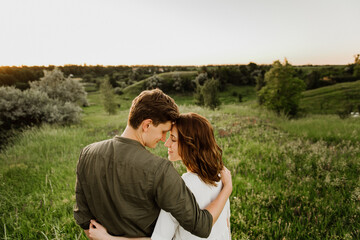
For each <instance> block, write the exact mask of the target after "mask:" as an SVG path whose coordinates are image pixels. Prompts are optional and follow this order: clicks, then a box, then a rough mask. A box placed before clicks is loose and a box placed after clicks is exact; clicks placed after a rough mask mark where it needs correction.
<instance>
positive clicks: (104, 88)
mask: <svg viewBox="0 0 360 240" xmlns="http://www.w3.org/2000/svg"><path fill="white" fill-rule="evenodd" d="M100 92H101V97H102V102H103V105H104V108H105V111H106V112H107V113H109V114H110V115H111V114H115V113H116V106H117V105H116V102H115V94H114V89H113V88H112V86H111V84H110V81H109V79H108V78H106V79H105V81H104V82H103V83H102V84H101V86H100Z"/></svg>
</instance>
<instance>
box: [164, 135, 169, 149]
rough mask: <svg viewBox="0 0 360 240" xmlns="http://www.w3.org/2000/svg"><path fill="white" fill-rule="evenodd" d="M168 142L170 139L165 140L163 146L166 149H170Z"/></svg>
mask: <svg viewBox="0 0 360 240" xmlns="http://www.w3.org/2000/svg"><path fill="white" fill-rule="evenodd" d="M169 140H170V137H169V138H168V139H167V140H166V142H165V144H164V146H165V147H167V148H169V147H170V141H169Z"/></svg>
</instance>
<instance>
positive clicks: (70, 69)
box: [0, 63, 359, 90]
mask: <svg viewBox="0 0 360 240" xmlns="http://www.w3.org/2000/svg"><path fill="white" fill-rule="evenodd" d="M354 66H355V64H348V65H335V66H330V65H325V66H311V65H306V66H296V67H295V69H296V75H297V76H296V77H298V78H300V79H302V80H303V81H304V82H305V84H306V88H307V89H315V88H318V87H323V86H328V85H332V84H335V83H339V82H351V81H356V80H358V79H359V76H357V74H355V71H354ZM55 67H56V66H52V65H50V66H32V67H29V66H21V67H14V66H11V67H10V66H6V67H0V86H15V87H16V88H19V89H21V90H25V89H28V88H29V87H30V85H29V82H32V81H35V80H39V79H40V78H41V77H43V76H44V73H43V70H53V69H54V68H55ZM58 68H59V69H60V70H61V71H62V72H63V73H64V75H65V76H67V77H68V76H72V77H78V78H82V79H83V80H84V81H85V82H94V83H95V82H96V79H99V78H101V77H104V76H108V77H109V79H110V82H111V83H112V85H113V87H116V85H118V86H120V87H122V86H128V85H131V83H134V82H137V81H140V80H142V79H145V78H147V77H150V76H153V75H154V74H158V73H166V72H174V71H198V73H204V72H206V73H207V74H208V77H210V78H212V77H214V78H216V79H219V81H220V88H222V89H223V88H224V86H225V85H226V83H230V84H234V85H254V86H255V85H256V84H260V85H261V82H262V80H263V77H264V75H265V73H266V72H267V71H268V70H269V69H270V68H271V65H257V64H256V63H249V64H247V65H208V66H201V67H198V66H102V65H96V66H87V65H65V66H59V67H58ZM121 83H124V84H121Z"/></svg>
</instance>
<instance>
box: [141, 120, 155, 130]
mask: <svg viewBox="0 0 360 240" xmlns="http://www.w3.org/2000/svg"><path fill="white" fill-rule="evenodd" d="M152 122H153V121H152V120H151V119H145V120H144V121H142V123H141V128H142V130H143V131H144V132H147V131H148V130H149V127H150V125H151V124H152Z"/></svg>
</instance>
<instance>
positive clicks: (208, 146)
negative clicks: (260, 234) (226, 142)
mask: <svg viewBox="0 0 360 240" xmlns="http://www.w3.org/2000/svg"><path fill="white" fill-rule="evenodd" d="M165 146H166V147H167V148H168V158H169V160H170V161H178V160H182V162H183V164H184V165H185V166H186V169H187V173H185V174H183V175H182V178H183V180H184V181H185V183H186V185H187V187H188V188H189V189H190V190H191V191H192V192H193V194H194V195H195V198H196V201H197V202H198V204H199V206H200V208H205V207H206V206H207V205H208V204H209V203H210V202H211V201H212V200H214V199H215V198H216V196H217V195H218V194H219V192H220V191H221V188H222V184H221V181H220V177H219V173H220V171H221V170H222V169H223V168H224V165H223V162H222V158H221V156H222V150H221V149H220V147H219V146H218V145H217V143H216V141H215V137H214V132H213V128H212V126H211V124H210V122H209V121H208V120H207V119H206V118H204V117H202V116H200V115H199V114H196V113H187V114H181V115H180V118H179V119H178V120H177V121H176V124H175V125H174V126H173V127H172V129H171V132H170V136H169V138H168V139H167V141H166V142H165ZM89 235H90V237H91V238H92V239H95V240H96V239H128V238H124V237H114V236H111V235H109V234H108V233H107V232H106V229H105V228H104V227H102V226H101V225H100V224H99V223H97V222H95V221H94V220H92V221H91V224H90V229H89ZM132 239H134V238H132ZM139 239H146V238H139ZM151 239H152V240H155V239H187V240H191V239H200V238H198V237H196V236H194V235H192V234H191V233H189V232H187V231H186V230H185V229H183V228H182V227H181V226H180V225H179V223H178V222H177V220H176V219H175V218H174V217H172V216H171V214H170V213H167V212H165V211H163V210H161V212H160V215H159V218H158V220H157V223H156V226H155V230H154V232H153V235H152V236H151ZM208 239H224V240H225V239H226V240H228V239H231V235H230V204H229V200H228V201H227V203H226V205H225V207H224V209H223V211H222V213H221V214H220V216H219V218H218V220H217V222H216V223H215V225H214V226H213V228H212V231H211V234H210V236H209V238H208Z"/></svg>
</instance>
